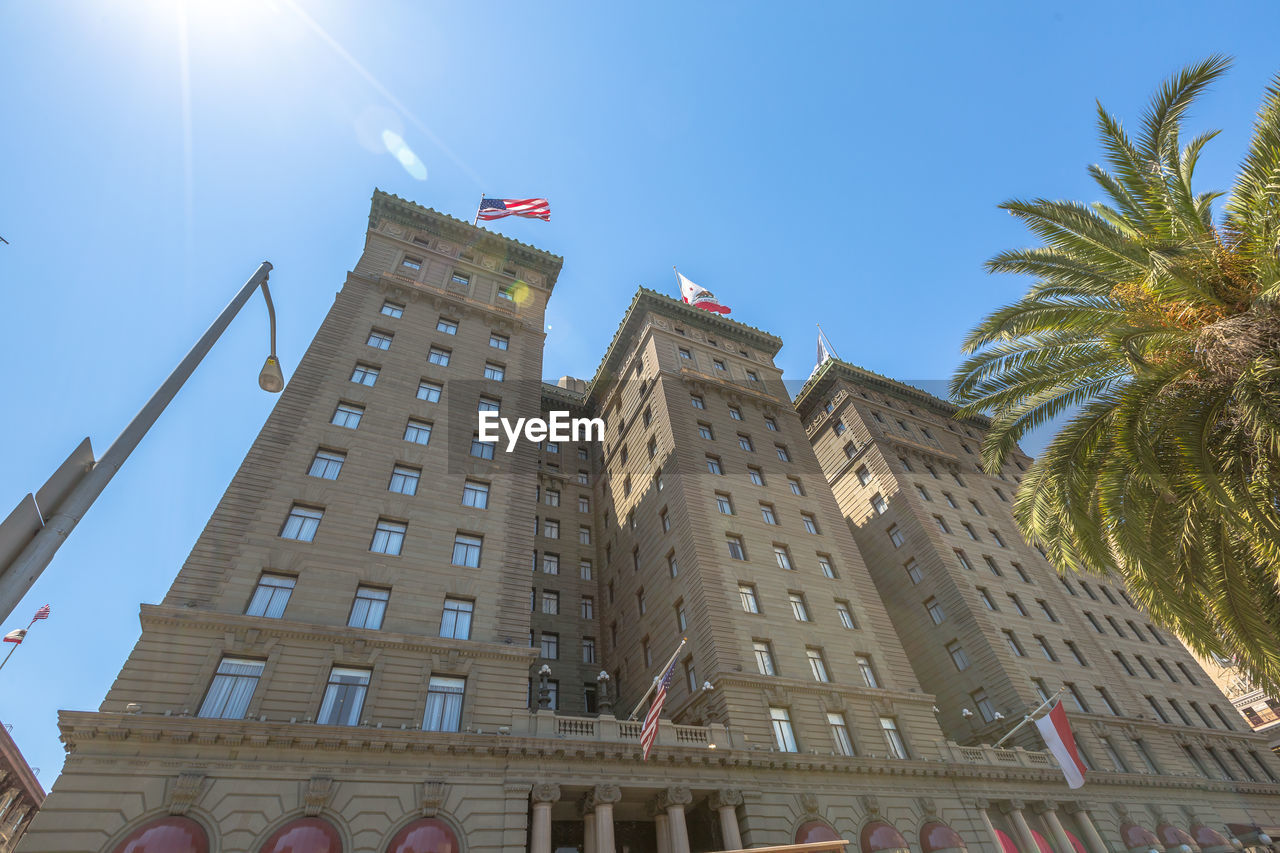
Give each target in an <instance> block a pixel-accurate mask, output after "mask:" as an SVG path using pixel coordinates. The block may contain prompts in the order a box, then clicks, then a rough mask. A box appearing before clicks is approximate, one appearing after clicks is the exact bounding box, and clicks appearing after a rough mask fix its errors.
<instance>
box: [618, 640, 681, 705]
mask: <svg viewBox="0 0 1280 853" xmlns="http://www.w3.org/2000/svg"><path fill="white" fill-rule="evenodd" d="M687 642H689V638H688V637H681V638H680V645H678V646H676V650H675V651H674V652H672V653H671V657H669V658H667V665H666V666H664V667H663V668H662V669H660V670H658V678H661V677H662V674H663V673H665V672H666V671H667V669H668V668H670V666H671V664H673V663H675V662H676V655H678V654H680V650H681V649H683V648H684V644H685V643H687ZM658 678H655V679H654V680H653V682H652V683H651V684H650V685H649V689H648V690H646V691H645V692H644V695H643V696H641V697H640V701H639V702H637V703H636V707H635V709H634V710H633V711H632V712H631V716H629V717H627V719H628V720H634V719H635V718H636V714H637V713H638V712H639V710H640V706H641V705H643V704H644V700H646V699H648V698H649V694H650V693H652V692H653V689H654V688H655V687H657V686H658Z"/></svg>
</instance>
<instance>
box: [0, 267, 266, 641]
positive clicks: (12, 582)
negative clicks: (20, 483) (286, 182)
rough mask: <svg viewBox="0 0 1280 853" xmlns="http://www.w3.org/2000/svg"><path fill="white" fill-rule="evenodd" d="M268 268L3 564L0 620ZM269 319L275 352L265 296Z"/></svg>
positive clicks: (0, 570) (263, 282) (249, 283)
mask: <svg viewBox="0 0 1280 853" xmlns="http://www.w3.org/2000/svg"><path fill="white" fill-rule="evenodd" d="M270 272H271V263H270V262H269V261H263V262H262V263H261V264H260V265H259V266H258V269H257V270H256V271H255V272H254V274H253V275H252V276H250V277H249V280H248V281H247V282H245V284H244V286H243V287H242V288H240V292H239V293H237V294H236V295H235V296H234V297H233V298H232V300H231V301H230V302H229V303H228V304H227V307H226V308H223V309H222V313H221V314H219V315H218V317H217V319H215V320H214V321H213V324H212V325H211V326H209V328H208V329H207V330H206V331H205V333H204V334H203V335H201V337H200V340H198V341H196V344H195V346H193V347H192V348H191V351H190V352H188V353H187V355H186V357H185V358H183V359H182V361H180V362H179V363H178V366H177V367H176V368H174V370H173V372H172V373H170V374H169V377H168V378H167V379H165V381H164V383H163V384H161V386H160V387H159V389H157V390H156V392H155V393H154V394H153V395H152V396H151V399H150V400H148V401H147V403H146V405H144V406H143V407H142V409H141V410H140V411H139V412H138V414H136V415H134V417H133V420H131V421H130V422H129V425H128V426H126V427H125V428H124V431H123V432H121V433H120V435H119V437H117V438H116V440H115V441H114V442H112V444H111V446H110V447H109V448H107V452H106V453H104V454H103V455H102V458H101V459H99V460H98V461H97V462H96V463H94V465H93V467H92V468H91V469H90V470H89V472H88V473H87V474H85V475H84V477H82V478H81V479H80V481H79V482H78V483H77V484H76V485H75V487H74V488H73V489H72V490H71V491H70V493H68V494H67V496H66V498H65V499H64V500H63V501H62V502H61V503H60V504H59V505H58V507H57V508H56V509H55V510H54V513H53V515H52V516H51V517H49V518H46V519H44V526H43V527H42V528H41V529H40V531H39V532H38V533H37V534H36V535H35V537H34V538H32V540H31V541H30V542H29V543H27V546H26V547H25V548H24V549H23V550H22V552H21V553H20V554H19V555H18V556H17V557H16V558H15V559H14V561H13V562H12V563H10V564H9V565H8V566H0V619H4V618H7V617H8V615H9V614H10V613H12V612H13V609H14V608H15V607H17V606H18V602H19V601H21V600H22V597H23V596H24V595H26V593H27V590H29V589H30V588H31V587H32V585H33V584H34V583H35V582H36V579H37V578H38V577H40V574H41V572H43V571H44V570H45V568H46V567H47V566H48V565H49V563H50V562H52V560H53V556H54V554H55V553H57V550H58V548H60V547H61V546H62V543H63V542H64V541H65V540H66V538H67V536H69V535H70V534H71V531H72V530H74V529H75V527H76V525H77V524H79V523H80V520H81V519H82V518H83V517H84V514H85V513H86V512H87V511H88V509H89V507H91V506H93V502H94V501H95V500H97V498H98V495H100V494H102V490H103V489H105V488H106V487H107V484H108V483H110V482H111V478H112V477H114V476H115V474H116V472H117V471H119V470H120V466H121V465H123V464H124V461H125V460H126V459H128V458H129V454H131V453H132V452H133V450H134V448H135V447H137V446H138V443H139V442H141V441H142V437H143V436H145V435H146V434H147V431H148V430H149V429H151V425H152V424H154V423H155V422H156V419H157V418H159V417H160V413H161V412H163V411H164V410H165V408H166V407H167V406H168V405H169V403H170V401H172V400H173V398H174V397H175V396H176V395H177V393H178V391H179V390H180V389H181V388H182V386H183V384H185V383H186V381H187V379H188V378H190V376H191V374H192V373H194V372H195V369H196V367H197V366H198V365H199V364H200V362H201V361H202V360H203V359H204V357H205V355H206V354H207V353H208V352H209V350H210V349H212V348H213V345H214V344H215V343H216V342H217V340H218V338H220V337H221V336H222V333H223V332H224V331H225V330H226V328H227V326H228V325H230V324H231V321H232V320H233V319H235V316H236V314H238V313H239V312H240V309H241V308H243V307H244V304H245V303H246V302H248V301H249V297H251V296H252V295H253V292H254V291H255V290H257V289H258V288H259V287H261V288H262V290H263V293H264V295H265V294H266V284H267V275H268V274H269V273H270ZM267 306H268V311H269V312H270V317H271V344H272V346H271V351H272V353H273V354H274V353H275V308H274V307H272V305H271V300H270V297H268V299H267Z"/></svg>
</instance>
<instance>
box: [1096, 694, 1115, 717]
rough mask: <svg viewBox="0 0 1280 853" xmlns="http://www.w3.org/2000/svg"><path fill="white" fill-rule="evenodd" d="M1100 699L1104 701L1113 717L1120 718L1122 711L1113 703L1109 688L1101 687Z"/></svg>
mask: <svg viewBox="0 0 1280 853" xmlns="http://www.w3.org/2000/svg"><path fill="white" fill-rule="evenodd" d="M1097 690H1098V698H1099V699H1101V700H1102V704H1103V705H1104V706H1105V707H1106V709H1107V710H1108V711H1109V712H1110V713H1111V715H1112V716H1113V717H1118V716H1120V709H1119V708H1117V707H1116V703H1115V702H1112V701H1111V694H1110V693H1108V692H1107V688H1105V687H1099V688H1097Z"/></svg>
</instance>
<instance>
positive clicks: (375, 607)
mask: <svg viewBox="0 0 1280 853" xmlns="http://www.w3.org/2000/svg"><path fill="white" fill-rule="evenodd" d="M390 599H391V590H389V589H383V588H381V587H376V586H360V587H357V588H356V598H355V601H353V602H352V604H351V616H350V617H349V618H348V619H347V626H348V627H350V628H369V629H371V630H374V631H376V630H378V629H379V628H381V627H382V617H383V615H384V614H385V613H386V612H387V601H389V600H390Z"/></svg>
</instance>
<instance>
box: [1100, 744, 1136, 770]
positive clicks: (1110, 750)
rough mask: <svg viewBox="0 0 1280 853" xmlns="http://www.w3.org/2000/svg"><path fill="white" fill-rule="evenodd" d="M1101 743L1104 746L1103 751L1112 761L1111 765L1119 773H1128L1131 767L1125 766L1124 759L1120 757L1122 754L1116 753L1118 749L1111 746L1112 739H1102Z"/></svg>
mask: <svg viewBox="0 0 1280 853" xmlns="http://www.w3.org/2000/svg"><path fill="white" fill-rule="evenodd" d="M1098 741H1099V743H1101V744H1102V751H1103V752H1105V753H1106V754H1107V758H1109V759H1111V765H1112V767H1114V768H1115V769H1116V771H1117V772H1119V773H1128V772H1129V765H1127V764H1125V762H1124V759H1123V758H1121V757H1120V753H1118V752H1116V748H1115V747H1114V746H1112V744H1111V738H1109V737H1100V738H1098Z"/></svg>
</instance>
